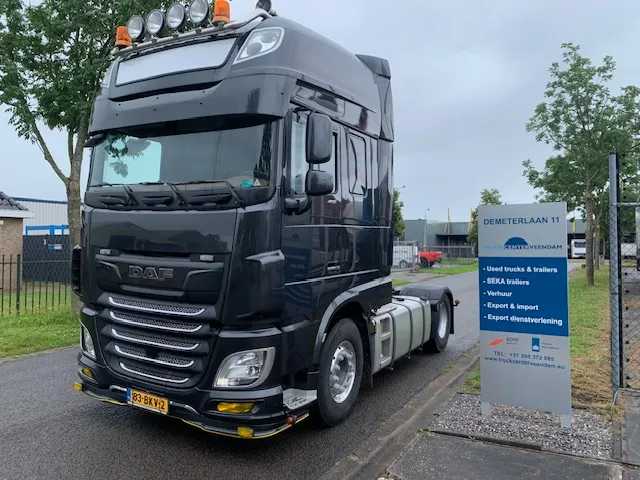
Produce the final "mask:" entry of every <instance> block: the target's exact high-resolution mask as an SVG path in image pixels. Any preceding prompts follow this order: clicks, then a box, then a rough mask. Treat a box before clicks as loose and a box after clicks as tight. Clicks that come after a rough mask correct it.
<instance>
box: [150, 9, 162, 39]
mask: <svg viewBox="0 0 640 480" xmlns="http://www.w3.org/2000/svg"><path fill="white" fill-rule="evenodd" d="M146 27H147V31H148V32H149V33H150V34H151V35H153V36H154V37H155V36H157V35H158V34H159V33H160V32H161V31H162V27H164V13H162V10H151V12H149V15H147V21H146Z"/></svg>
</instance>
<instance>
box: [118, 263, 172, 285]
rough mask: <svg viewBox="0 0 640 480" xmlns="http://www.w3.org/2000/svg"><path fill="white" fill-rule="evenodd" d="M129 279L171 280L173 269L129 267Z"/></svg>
mask: <svg viewBox="0 0 640 480" xmlns="http://www.w3.org/2000/svg"><path fill="white" fill-rule="evenodd" d="M129 278H136V279H140V278H142V279H145V280H157V281H160V282H162V281H164V280H171V279H172V278H173V268H156V267H140V266H138V265H129Z"/></svg>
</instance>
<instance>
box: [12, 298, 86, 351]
mask: <svg viewBox="0 0 640 480" xmlns="http://www.w3.org/2000/svg"><path fill="white" fill-rule="evenodd" d="M0 331H1V332H2V334H0V358H5V357H13V356H16V355H23V354H25V353H33V352H39V351H42V350H49V349H51V348H57V347H66V346H69V345H73V344H76V343H78V341H79V340H78V339H79V338H80V326H79V323H78V317H77V315H76V314H74V313H72V312H71V309H70V308H69V307H67V308H59V309H57V310H52V311H43V312H41V313H37V314H23V315H20V316H5V317H0Z"/></svg>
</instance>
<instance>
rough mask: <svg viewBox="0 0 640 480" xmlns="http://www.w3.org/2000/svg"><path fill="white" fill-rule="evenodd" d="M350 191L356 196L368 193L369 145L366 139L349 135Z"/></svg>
mask: <svg viewBox="0 0 640 480" xmlns="http://www.w3.org/2000/svg"><path fill="white" fill-rule="evenodd" d="M347 143H348V147H347V150H348V153H349V155H348V164H349V191H350V192H351V193H353V194H354V195H365V194H366V192H367V145H366V143H365V140H364V138H362V137H359V136H358V135H353V134H349V138H348V142H347Z"/></svg>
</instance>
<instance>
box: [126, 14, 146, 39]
mask: <svg viewBox="0 0 640 480" xmlns="http://www.w3.org/2000/svg"><path fill="white" fill-rule="evenodd" d="M127 30H128V31H129V36H130V37H131V40H133V41H134V42H137V41H138V40H141V39H142V36H143V35H144V19H143V18H142V17H141V16H140V15H134V16H133V17H131V18H130V19H129V21H128V22H127Z"/></svg>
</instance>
